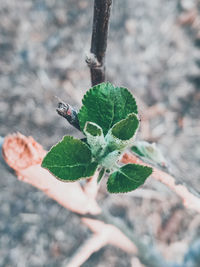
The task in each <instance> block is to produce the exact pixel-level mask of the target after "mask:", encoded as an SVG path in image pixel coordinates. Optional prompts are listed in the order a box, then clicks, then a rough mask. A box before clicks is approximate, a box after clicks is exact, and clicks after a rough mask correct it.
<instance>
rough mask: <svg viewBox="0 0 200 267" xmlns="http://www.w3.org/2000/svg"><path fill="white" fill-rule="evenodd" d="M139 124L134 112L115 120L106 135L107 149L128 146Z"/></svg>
mask: <svg viewBox="0 0 200 267" xmlns="http://www.w3.org/2000/svg"><path fill="white" fill-rule="evenodd" d="M138 126H139V120H138V117H137V115H136V114H134V113H132V114H129V115H128V116H127V118H126V119H123V120H121V121H119V122H117V123H116V124H115V125H114V126H113V127H112V129H111V130H110V131H109V132H108V134H107V135H106V138H105V139H106V142H107V143H108V146H109V150H110V151H113V150H120V151H121V150H123V149H124V148H126V147H127V146H129V145H130V144H131V143H132V142H133V140H134V136H135V134H136V130H137V128H138Z"/></svg>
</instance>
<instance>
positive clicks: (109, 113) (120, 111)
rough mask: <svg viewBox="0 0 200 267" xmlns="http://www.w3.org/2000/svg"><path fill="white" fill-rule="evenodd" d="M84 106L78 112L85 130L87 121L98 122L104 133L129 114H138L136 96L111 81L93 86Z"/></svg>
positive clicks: (84, 100) (86, 96) (84, 101)
mask: <svg viewBox="0 0 200 267" xmlns="http://www.w3.org/2000/svg"><path fill="white" fill-rule="evenodd" d="M82 102H83V106H82V108H81V109H80V111H79V113H78V119H79V123H80V127H81V129H82V130H83V129H84V127H85V123H86V122H87V121H90V122H94V123H96V124H98V125H99V126H100V127H101V128H102V129H103V133H104V135H106V134H107V132H108V130H109V129H110V128H111V127H112V126H113V125H114V124H115V123H117V122H118V121H120V120H122V119H125V118H126V117H127V115H128V114H130V113H136V114H137V105H136V101H135V98H134V97H133V96H132V94H131V93H130V92H129V91H128V89H126V88H124V87H114V86H113V85H112V84H111V83H101V84H98V85H96V86H94V87H92V88H91V89H90V90H89V91H88V92H87V93H86V94H85V96H84V98H83V100H82Z"/></svg>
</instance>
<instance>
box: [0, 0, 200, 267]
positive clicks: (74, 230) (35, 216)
mask: <svg viewBox="0 0 200 267" xmlns="http://www.w3.org/2000/svg"><path fill="white" fill-rule="evenodd" d="M113 2H114V4H113V9H112V15H111V27H110V36H109V42H108V52H107V77H108V79H109V80H110V81H111V82H113V83H114V84H116V85H123V86H126V87H128V88H130V90H132V92H133V93H134V94H135V95H136V96H137V98H138V99H140V102H142V104H141V106H142V108H141V114H142V118H143V116H144V117H145V115H146V114H148V106H154V105H156V104H158V103H159V105H161V106H162V107H163V108H164V109H165V110H166V111H165V113H164V114H163V115H157V116H154V117H153V118H152V119H151V120H150V121H149V127H150V128H149V132H150V134H146V133H145V136H146V139H147V140H149V141H151V140H156V141H157V142H158V144H159V146H160V147H161V148H162V150H163V153H164V154H165V156H166V157H167V158H168V160H169V162H170V166H171V170H172V171H173V172H174V174H175V175H176V176H177V177H178V179H179V180H182V181H184V182H185V183H186V184H188V185H189V186H191V187H192V188H193V189H195V190H196V191H198V192H200V172H199V164H200V146H199V143H200V135H199V133H200V120H199V110H200V91H199V88H200V87H199V85H200V69H199V66H200V63H199V62H200V50H199V47H200V17H199V15H198V14H199V10H200V8H199V5H200V4H199V1H195V0H182V1H180V0H168V1H166V0H152V1H145V0H134V1H132V0H127V1H120V0H114V1H113ZM92 6H93V2H92V1H89V0H60V1H56V0H34V1H33V0H18V1H14V0H9V1H3V0H2V1H0V135H2V136H4V135H6V134H8V133H11V132H16V131H20V132H21V133H23V134H25V135H32V136H33V137H34V138H35V139H36V140H37V141H38V142H40V143H41V144H43V145H44V147H45V148H49V147H50V146H51V145H52V144H54V143H55V142H57V141H58V140H60V139H61V137H62V136H63V135H65V134H68V135H69V134H70V135H72V134H73V135H74V136H77V137H78V136H79V135H80V134H79V133H78V132H77V131H75V130H74V129H73V128H72V127H71V126H70V125H68V124H67V123H66V122H65V121H64V120H63V119H62V118H59V117H58V115H57V114H56V112H55V107H56V103H57V100H56V98H55V96H59V97H60V98H61V99H63V100H64V101H66V102H69V103H71V104H72V105H74V106H75V107H76V108H77V109H78V108H79V107H80V105H81V98H82V96H83V95H84V93H85V91H86V90H87V89H88V88H89V87H90V77H89V71H88V69H87V67H86V64H85V62H84V55H85V53H86V52H87V51H88V50H89V48H90V38H91V27H92V11H93V7H92ZM144 103H145V104H144ZM140 136H144V133H142V132H141V133H140V134H139V137H140ZM0 178H1V179H0V189H1V193H0V266H3V267H4V266H6V267H15V266H16V267H23V266H25V267H32V266H34V267H35V266H48V267H49V266H65V265H66V263H67V261H68V259H69V258H70V257H71V256H72V254H73V252H74V251H75V250H76V249H77V248H78V246H79V245H80V244H81V243H82V242H83V240H85V238H87V237H88V236H89V231H88V230H87V229H86V228H85V227H84V226H81V225H80V221H79V218H77V217H76V215H72V214H71V213H70V212H69V211H67V210H65V209H64V208H62V207H60V206H59V205H58V204H57V203H55V202H54V201H53V200H51V199H48V198H47V197H46V196H44V195H43V194H42V193H41V192H38V191H37V190H35V189H34V188H32V187H31V186H29V185H26V184H23V183H21V182H18V181H17V180H16V178H15V177H14V176H13V175H11V174H9V173H8V172H7V170H6V169H5V167H4V166H2V165H1V166H0ZM144 188H152V189H156V190H160V196H162V197H163V196H164V199H165V200H164V201H160V200H158V199H157V200H155V199H152V198H150V199H149V198H147V199H145V198H144V199H143V198H141V197H137V198H136V197H134V196H133V195H131V194H130V195H129V196H108V195H107V193H106V192H105V190H104V188H103V185H102V189H101V192H100V195H99V201H100V202H101V204H102V206H103V207H105V208H107V209H109V210H110V212H111V213H112V214H113V215H114V216H119V217H123V218H124V219H125V220H126V221H127V222H128V223H129V224H130V225H131V226H132V227H133V229H134V230H135V231H137V232H138V233H140V234H141V238H142V239H144V240H147V241H148V242H149V240H150V241H151V235H152V234H153V235H155V236H156V239H157V240H156V242H157V244H158V247H159V249H160V250H161V251H162V252H163V253H164V255H165V257H166V258H168V259H172V260H179V261H180V260H181V257H182V255H183V253H184V252H185V251H186V249H187V244H188V243H189V242H191V241H192V240H193V239H194V238H195V237H197V236H198V235H199V232H200V231H199V230H200V227H199V225H200V218H199V215H196V214H194V213H192V212H190V211H186V210H185V209H183V207H182V206H181V205H180V202H179V200H178V199H176V197H174V195H172V194H170V192H169V191H168V190H166V189H165V188H164V187H163V186H161V185H159V184H157V183H153V182H152V181H148V182H147V183H146V185H145V186H144ZM158 192H159V191H158ZM169 196H170V197H169ZM173 222H174V224H175V225H177V228H176V229H171V228H170V224H173ZM86 266H88V267H90V266H98V267H100V266H111V267H113V266H116V267H123V266H126V267H127V266H131V259H130V257H129V256H128V255H126V254H125V253H123V252H122V251H120V250H117V249H115V248H112V247H108V248H104V249H102V250H101V251H100V252H98V253H96V254H94V255H93V256H92V257H91V258H90V259H89V260H88V261H87V262H86V263H85V264H84V267H86Z"/></svg>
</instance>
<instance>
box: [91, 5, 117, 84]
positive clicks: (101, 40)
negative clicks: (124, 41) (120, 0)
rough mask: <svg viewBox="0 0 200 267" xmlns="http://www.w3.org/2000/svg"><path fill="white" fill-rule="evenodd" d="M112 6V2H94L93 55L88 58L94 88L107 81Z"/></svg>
mask: <svg viewBox="0 0 200 267" xmlns="http://www.w3.org/2000/svg"><path fill="white" fill-rule="evenodd" d="M111 5H112V0H94V15H93V29H92V40H91V49H90V52H91V54H90V55H88V56H87V58H86V62H87V64H88V66H89V68H90V73H91V83H92V86H94V85H96V84H99V83H102V82H104V81H105V53H106V48H107V36H108V25H109V18H110V10H111Z"/></svg>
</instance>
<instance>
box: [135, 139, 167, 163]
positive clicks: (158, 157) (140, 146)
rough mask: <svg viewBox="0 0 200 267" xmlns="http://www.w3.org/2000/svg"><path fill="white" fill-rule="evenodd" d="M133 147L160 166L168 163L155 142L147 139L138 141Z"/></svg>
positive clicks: (139, 153)
mask: <svg viewBox="0 0 200 267" xmlns="http://www.w3.org/2000/svg"><path fill="white" fill-rule="evenodd" d="M131 149H132V151H133V152H134V153H136V154H138V155H139V156H141V157H144V158H145V159H147V160H149V161H151V162H153V163H156V164H159V165H160V166H166V165H167V161H166V159H165V158H164V156H163V154H162V152H161V151H160V149H159V148H158V147H157V145H156V144H155V143H153V144H150V143H148V142H146V141H137V142H135V143H134V146H132V147H131Z"/></svg>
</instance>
